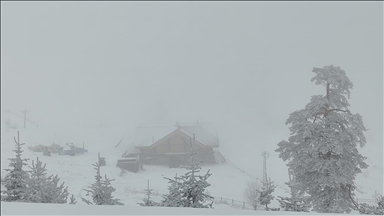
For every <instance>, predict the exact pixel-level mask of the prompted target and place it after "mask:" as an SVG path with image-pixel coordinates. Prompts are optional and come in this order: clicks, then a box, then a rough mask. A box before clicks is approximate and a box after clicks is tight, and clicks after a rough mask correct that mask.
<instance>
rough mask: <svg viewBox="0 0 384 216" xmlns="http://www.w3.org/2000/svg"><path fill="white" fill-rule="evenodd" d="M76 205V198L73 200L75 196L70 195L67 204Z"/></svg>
mask: <svg viewBox="0 0 384 216" xmlns="http://www.w3.org/2000/svg"><path fill="white" fill-rule="evenodd" d="M76 203H77V201H76V198H75V196H73V194H72V196H71V197H70V202H69V204H76Z"/></svg>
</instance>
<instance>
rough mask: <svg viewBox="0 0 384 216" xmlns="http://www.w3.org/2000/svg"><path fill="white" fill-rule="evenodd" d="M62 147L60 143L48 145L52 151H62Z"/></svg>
mask: <svg viewBox="0 0 384 216" xmlns="http://www.w3.org/2000/svg"><path fill="white" fill-rule="evenodd" d="M61 149H62V147H61V146H60V145H59V144H56V143H53V144H51V145H50V146H48V151H50V152H52V153H59V152H60V151H61Z"/></svg>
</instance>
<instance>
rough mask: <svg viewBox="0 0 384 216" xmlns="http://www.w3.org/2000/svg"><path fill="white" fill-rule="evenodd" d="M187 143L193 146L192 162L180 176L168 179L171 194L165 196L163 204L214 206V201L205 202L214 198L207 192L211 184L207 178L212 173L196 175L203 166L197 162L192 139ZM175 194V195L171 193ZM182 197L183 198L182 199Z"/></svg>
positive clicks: (172, 205)
mask: <svg viewBox="0 0 384 216" xmlns="http://www.w3.org/2000/svg"><path fill="white" fill-rule="evenodd" d="M186 143H187V144H188V145H189V146H190V148H191V154H190V158H191V163H190V165H189V166H187V167H186V169H187V170H188V172H187V173H186V174H184V175H181V176H180V177H175V178H174V179H170V178H165V179H168V181H169V183H170V184H171V187H169V188H168V189H169V194H168V195H166V196H164V198H165V199H164V200H163V202H162V205H164V206H170V207H175V206H178V207H179V206H182V207H192V208H209V207H211V208H212V204H213V202H212V203H210V204H204V202H205V201H206V199H213V197H212V196H210V195H208V194H207V193H205V190H206V188H207V187H209V186H210V185H211V184H209V183H208V182H207V179H208V178H209V177H210V176H211V175H212V174H211V173H209V171H210V170H208V172H207V173H206V174H205V175H203V176H201V175H196V173H198V172H200V170H201V167H200V165H199V163H196V162H195V155H196V152H195V150H194V148H193V145H192V140H191V139H190V142H189V143H188V142H187V141H186ZM171 194H173V196H172V195H171ZM180 198H181V199H180Z"/></svg>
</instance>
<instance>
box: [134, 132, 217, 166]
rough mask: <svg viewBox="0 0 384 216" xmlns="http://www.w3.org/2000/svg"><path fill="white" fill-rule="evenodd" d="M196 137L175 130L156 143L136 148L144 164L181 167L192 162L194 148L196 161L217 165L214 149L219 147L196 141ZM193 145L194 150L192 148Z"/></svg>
mask: <svg viewBox="0 0 384 216" xmlns="http://www.w3.org/2000/svg"><path fill="white" fill-rule="evenodd" d="M194 135H195V134H193V135H191V134H188V133H186V132H183V130H180V128H178V129H175V130H173V131H172V132H170V133H169V134H167V135H165V136H164V137H162V138H161V139H159V140H157V141H156V142H155V141H153V143H152V144H151V145H148V146H136V148H137V149H139V151H140V153H138V155H139V156H140V157H139V158H140V162H141V163H144V164H154V165H169V166H170V167H179V166H180V165H187V164H189V163H190V161H191V152H192V148H193V151H194V152H195V156H194V159H195V160H197V161H198V162H200V163H201V164H215V163H216V161H215V156H214V150H213V148H215V147H218V143H217V145H212V144H210V145H207V144H206V143H203V141H201V140H197V139H194ZM191 145H192V148H191Z"/></svg>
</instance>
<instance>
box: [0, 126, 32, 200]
mask: <svg viewBox="0 0 384 216" xmlns="http://www.w3.org/2000/svg"><path fill="white" fill-rule="evenodd" d="M13 139H14V141H15V143H16V144H15V145H16V146H15V147H16V148H15V150H13V151H14V152H15V153H16V157H15V158H10V159H9V160H10V161H11V162H10V163H9V166H10V167H11V169H4V170H5V171H7V172H8V173H7V174H6V176H5V177H4V180H3V181H4V182H3V184H4V187H5V188H6V190H4V191H1V192H2V193H3V194H4V197H3V198H2V201H9V202H12V201H21V200H22V199H24V195H25V190H26V188H27V180H28V178H29V175H28V173H27V172H26V171H24V170H23V166H25V165H27V163H26V161H28V159H22V158H21V153H22V152H23V150H21V146H23V145H25V143H20V136H19V132H17V140H16V138H15V137H14V138H13Z"/></svg>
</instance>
